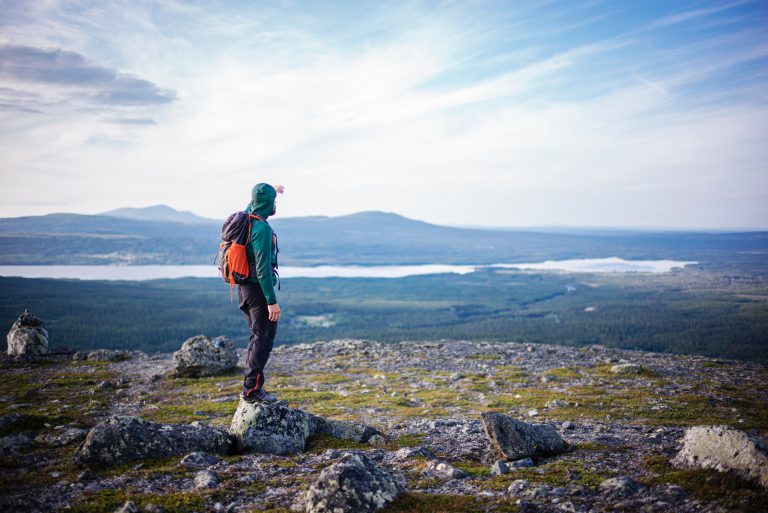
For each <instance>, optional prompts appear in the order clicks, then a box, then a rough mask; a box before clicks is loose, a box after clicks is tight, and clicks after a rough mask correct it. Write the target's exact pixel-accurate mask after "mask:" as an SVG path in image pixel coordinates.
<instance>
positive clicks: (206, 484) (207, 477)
mask: <svg viewBox="0 0 768 513" xmlns="http://www.w3.org/2000/svg"><path fill="white" fill-rule="evenodd" d="M217 486H219V475H218V474H217V473H216V472H214V471H212V470H201V471H200V472H198V473H197V474H196V475H195V488H196V489H200V488H216V487H217Z"/></svg>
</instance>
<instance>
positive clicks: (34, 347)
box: [7, 310, 48, 356]
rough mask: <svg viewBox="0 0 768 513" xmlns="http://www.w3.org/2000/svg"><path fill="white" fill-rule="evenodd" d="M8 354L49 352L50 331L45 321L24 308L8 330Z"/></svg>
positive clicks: (27, 354) (22, 354) (25, 354)
mask: <svg viewBox="0 0 768 513" xmlns="http://www.w3.org/2000/svg"><path fill="white" fill-rule="evenodd" d="M7 340H8V355H10V356H32V355H41V354H45V353H47V352H48V332H47V331H46V330H45V328H44V327H43V321H41V320H40V319H38V318H37V317H35V316H34V315H32V314H31V313H29V310H24V313H22V314H21V315H20V316H19V318H18V319H16V322H14V323H13V326H11V330H10V331H9V332H8V337H7Z"/></svg>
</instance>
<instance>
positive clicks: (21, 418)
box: [0, 413, 29, 434]
mask: <svg viewBox="0 0 768 513" xmlns="http://www.w3.org/2000/svg"><path fill="white" fill-rule="evenodd" d="M28 419H29V417H28V416H27V415H24V414H22V413H6V414H5V415H0V434H5V433H7V432H8V431H10V430H12V429H13V428H15V427H17V426H20V425H22V424H23V423H24V422H26V421H27V420H28Z"/></svg>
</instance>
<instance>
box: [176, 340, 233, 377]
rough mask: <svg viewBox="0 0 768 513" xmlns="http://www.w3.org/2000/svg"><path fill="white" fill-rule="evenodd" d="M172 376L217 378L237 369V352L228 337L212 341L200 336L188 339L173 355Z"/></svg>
mask: <svg viewBox="0 0 768 513" xmlns="http://www.w3.org/2000/svg"><path fill="white" fill-rule="evenodd" d="M173 360H174V368H173V370H172V371H171V375H172V376H177V377H190V378H199V377H203V376H216V375H219V374H223V373H225V372H227V371H230V370H232V369H234V368H235V366H236V365H237V352H236V351H235V345H234V344H233V343H232V341H231V340H229V339H228V338H227V337H216V338H214V339H210V338H208V337H206V336H204V335H198V336H196V337H192V338H189V339H187V340H186V341H185V342H184V343H183V344H182V345H181V349H179V350H178V351H176V352H175V353H173Z"/></svg>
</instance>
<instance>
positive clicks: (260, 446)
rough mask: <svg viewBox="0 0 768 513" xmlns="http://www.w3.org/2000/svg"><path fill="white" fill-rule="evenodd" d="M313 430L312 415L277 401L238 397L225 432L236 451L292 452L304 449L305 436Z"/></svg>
mask: <svg viewBox="0 0 768 513" xmlns="http://www.w3.org/2000/svg"><path fill="white" fill-rule="evenodd" d="M316 430H317V421H316V420H315V416H314V415H311V414H309V413H306V412H303V411H301V410H295V409H293V408H288V407H287V406H283V405H282V404H280V403H275V402H261V403H248V402H246V401H243V400H242V399H241V400H240V404H239V405H238V407H237V410H236V411H235V414H234V415H233V417H232V424H231V425H230V427H229V434H230V435H231V436H232V438H233V441H234V444H235V451H236V452H238V453H240V452H259V453H265V454H294V453H297V452H299V451H303V450H304V446H305V445H306V442H307V438H309V437H310V435H312V434H314V433H315V431H316Z"/></svg>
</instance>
